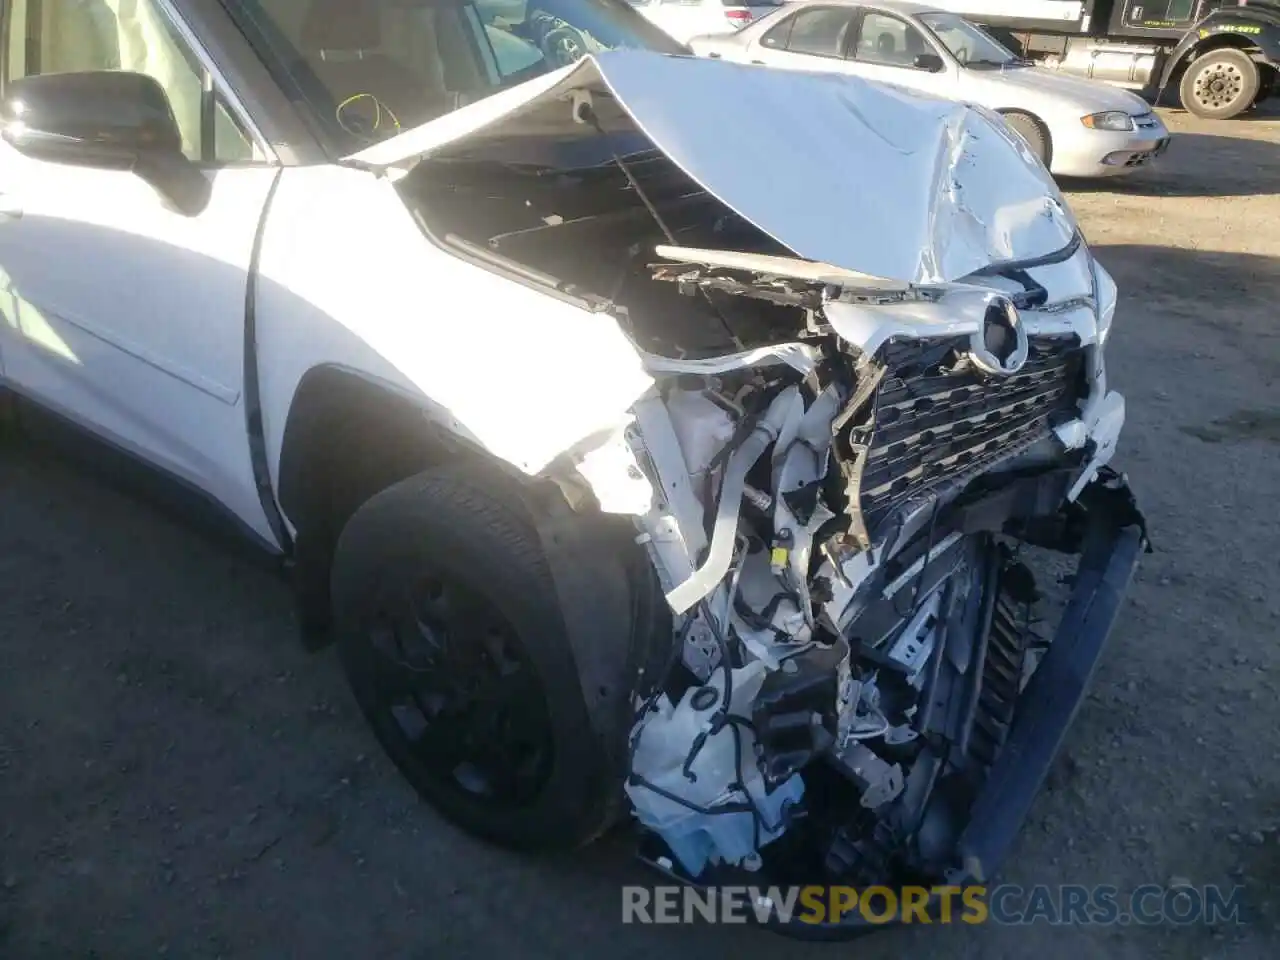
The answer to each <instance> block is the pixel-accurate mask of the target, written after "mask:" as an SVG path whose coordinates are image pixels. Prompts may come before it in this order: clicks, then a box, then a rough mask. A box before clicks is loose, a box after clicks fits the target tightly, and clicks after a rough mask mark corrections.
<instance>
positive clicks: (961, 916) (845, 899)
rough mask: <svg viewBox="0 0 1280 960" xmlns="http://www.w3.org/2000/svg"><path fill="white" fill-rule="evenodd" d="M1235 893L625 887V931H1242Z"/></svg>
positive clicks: (1239, 892)
mask: <svg viewBox="0 0 1280 960" xmlns="http://www.w3.org/2000/svg"><path fill="white" fill-rule="evenodd" d="M1243 894H1244V890H1243V888H1242V887H1239V886H1237V887H1232V888H1230V889H1227V888H1223V887H1218V886H1214V885H1208V886H1201V887H1197V886H1192V885H1191V884H1190V883H1184V882H1181V881H1175V882H1173V883H1171V884H1167V885H1163V884H1144V885H1142V886H1139V887H1135V888H1133V889H1132V890H1130V891H1128V892H1122V891H1121V890H1120V888H1118V887H1115V886H1109V885H1106V884H1101V885H1097V886H1092V887H1088V886H1082V885H1079V884H1063V885H1060V886H1048V885H1044V884H1039V885H1036V886H1033V887H1023V886H1018V885H1016V884H1001V885H999V886H995V887H984V886H969V887H958V886H938V887H900V888H890V887H879V886H875V887H865V888H862V889H859V888H856V887H845V886H804V887H753V886H741V887H730V886H725V887H708V888H701V889H700V888H695V887H686V886H657V887H638V886H626V887H623V888H622V922H623V923H693V922H695V921H702V922H707V923H746V922H748V921H756V922H759V923H767V922H770V921H772V922H781V923H809V924H815V925H816V924H834V923H855V922H862V923H871V924H889V923H937V924H954V923H965V924H983V923H997V924H1005V925H1019V924H1029V923H1036V922H1042V923H1048V924H1051V925H1101V926H1106V925H1113V924H1120V925H1127V924H1142V925H1156V924H1175V925H1179V926H1186V925H1189V924H1194V923H1203V924H1227V923H1237V924H1238V923H1242V922H1243V920H1242V919H1241V902H1242V900H1243Z"/></svg>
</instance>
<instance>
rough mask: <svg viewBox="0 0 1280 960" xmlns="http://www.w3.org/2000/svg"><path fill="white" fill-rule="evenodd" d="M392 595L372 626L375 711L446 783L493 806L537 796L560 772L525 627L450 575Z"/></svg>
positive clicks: (470, 798)
mask: <svg viewBox="0 0 1280 960" xmlns="http://www.w3.org/2000/svg"><path fill="white" fill-rule="evenodd" d="M388 600H389V602H385V603H383V604H381V605H380V610H379V613H378V615H377V616H375V617H374V619H373V622H372V624H371V627H370V635H369V647H370V651H371V657H372V664H373V666H372V670H371V671H370V679H371V681H372V684H371V686H372V694H373V701H374V704H373V706H374V709H375V711H377V712H378V713H381V714H382V718H381V719H382V720H383V721H384V723H386V725H387V727H389V729H390V732H391V733H392V735H393V736H396V737H397V738H398V739H400V740H401V741H402V743H403V745H404V746H405V748H406V749H407V750H408V751H409V753H410V755H411V756H412V758H413V760H414V763H415V765H416V766H418V767H419V768H420V769H422V770H423V771H424V772H425V773H427V775H428V776H430V777H431V778H432V779H433V780H434V781H436V782H437V783H438V784H440V785H441V786H442V787H444V788H445V789H447V790H449V791H451V792H454V793H457V794H460V795H462V796H464V797H465V798H466V799H467V800H468V801H470V802H477V803H483V804H485V805H489V806H493V807H499V808H506V809H513V808H519V807H523V806H527V805H528V804H529V803H531V802H532V801H533V800H534V798H536V796H537V795H538V794H539V793H540V792H541V789H542V787H543V786H545V784H546V782H547V780H548V778H549V776H550V769H551V756H552V742H553V739H552V731H551V719H550V714H549V712H548V709H547V701H546V696H545V694H544V691H543V688H542V684H541V682H540V681H539V679H538V677H537V675H536V673H535V671H534V669H533V666H532V664H531V663H530V662H529V659H528V655H527V653H526V652H525V650H524V647H523V645H522V644H521V643H520V641H519V638H518V636H517V634H516V631H515V630H514V629H513V628H512V627H511V625H510V624H509V623H507V622H506V620H505V619H504V618H503V617H502V615H501V614H500V613H499V612H498V611H497V610H495V609H494V607H493V606H492V604H489V603H487V602H486V601H485V600H484V598H483V597H481V596H479V595H478V594H476V593H474V592H473V591H471V590H469V589H468V588H467V587H465V586H463V585H461V584H459V583H457V582H455V581H452V580H449V579H446V578H443V577H436V576H429V577H424V578H423V579H421V580H419V581H418V582H417V583H416V584H415V585H414V586H413V587H412V588H411V589H410V590H409V591H408V592H407V596H403V597H400V598H399V599H398V600H397V599H396V598H388Z"/></svg>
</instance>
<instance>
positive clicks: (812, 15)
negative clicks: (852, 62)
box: [760, 7, 856, 57]
mask: <svg viewBox="0 0 1280 960" xmlns="http://www.w3.org/2000/svg"><path fill="white" fill-rule="evenodd" d="M855 13H856V10H854V9H853V8H852V7H806V8H805V9H803V10H801V11H800V12H799V13H797V14H795V16H792V17H788V18H787V19H786V21H784V22H783V23H780V24H778V25H777V26H776V27H774V28H773V29H772V30H770V31H769V32H768V33H766V34H765V35H764V36H763V37H761V38H760V44H761V46H765V47H771V48H773V49H776V50H787V51H788V52H790V53H807V54H812V55H814V56H818V57H842V56H844V47H845V41H846V39H847V38H848V34H849V30H850V29H851V27H852V22H853V18H854V15H855Z"/></svg>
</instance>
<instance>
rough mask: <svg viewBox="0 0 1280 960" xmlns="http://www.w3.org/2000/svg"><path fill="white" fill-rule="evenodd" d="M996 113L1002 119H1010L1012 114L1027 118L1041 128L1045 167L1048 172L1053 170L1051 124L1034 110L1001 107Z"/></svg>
mask: <svg viewBox="0 0 1280 960" xmlns="http://www.w3.org/2000/svg"><path fill="white" fill-rule="evenodd" d="M996 113H998V114H1000V116H1002V117H1008V116H1009V115H1011V114H1017V115H1018V116H1021V117H1026V118H1027V119H1028V120H1030V121H1031V122H1032V123H1034V124H1035V125H1036V126H1037V127H1039V128H1040V133H1041V135H1042V136H1043V137H1044V149H1045V157H1044V166H1045V169H1046V170H1049V169H1052V165H1053V132H1052V131H1051V130H1050V129H1049V124H1048V122H1047V121H1046V120H1045V119H1044V117H1042V116H1040V115H1039V114H1038V113H1035V112H1034V111H1032V110H1028V109H1027V108H1026V107H999V108H997V110H996Z"/></svg>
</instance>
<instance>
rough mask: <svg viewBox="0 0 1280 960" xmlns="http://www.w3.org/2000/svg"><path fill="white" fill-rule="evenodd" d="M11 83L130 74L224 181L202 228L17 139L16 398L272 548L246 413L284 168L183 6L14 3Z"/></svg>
mask: <svg viewBox="0 0 1280 960" xmlns="http://www.w3.org/2000/svg"><path fill="white" fill-rule="evenodd" d="M0 7H3V8H4V9H5V12H6V14H7V16H6V18H5V34H4V36H3V43H2V44H0V85H2V84H4V83H7V82H10V81H12V80H14V79H17V78H22V77H26V76H31V75H35V74H41V73H67V72H77V71H88V70H103V69H106V70H131V71H136V72H141V73H146V74H149V75H151V76H153V77H155V78H156V79H157V80H158V81H159V82H160V83H161V85H162V86H163V87H164V89H165V91H166V92H167V94H168V96H169V99H170V102H171V104H172V106H173V110H174V114H175V117H176V119H177V121H178V125H179V127H180V129H181V131H182V134H183V148H184V153H186V154H187V157H188V159H190V160H192V161H193V162H194V163H196V164H197V165H199V167H200V168H202V170H203V175H204V176H205V177H207V178H208V179H209V181H210V183H211V192H210V197H209V200H208V203H207V205H206V206H205V207H204V208H203V209H202V210H200V211H198V212H196V213H194V214H183V213H180V212H178V211H177V210H175V209H172V208H171V207H170V206H169V205H168V204H167V202H166V201H165V200H164V199H163V198H162V197H161V196H160V195H159V194H158V193H157V192H156V191H155V190H154V189H153V188H152V187H151V186H149V185H148V184H147V183H145V182H143V181H142V180H141V179H139V178H138V177H136V176H134V175H133V174H131V173H127V172H121V171H110V170H95V169H90V168H85V167H77V166H68V165H64V164H58V163H51V162H48V161H43V160H36V159H32V158H30V157H27V156H25V155H23V154H21V153H19V152H18V151H17V150H15V149H13V148H12V147H10V146H9V145H8V144H6V143H4V142H2V141H0V355H3V357H4V369H3V376H4V378H5V381H6V383H7V384H8V385H9V386H10V387H11V388H13V389H14V390H16V391H17V392H19V393H21V394H23V395H26V396H28V397H29V398H30V399H32V400H34V401H36V402H38V403H40V404H42V405H44V406H47V407H48V408H50V409H52V410H54V411H55V412H57V413H60V414H62V415H63V416H65V417H67V418H69V419H71V420H73V421H76V422H78V423H79V424H81V425H82V426H84V427H88V428H89V429H91V430H92V431H94V432H96V433H98V434H100V435H101V436H102V437H103V438H104V439H107V440H109V441H111V442H113V443H114V444H115V445H117V446H119V447H122V448H124V449H126V450H128V451H130V452H132V453H134V454H136V455H139V456H141V457H142V458H144V459H146V460H148V461H150V462H152V463H153V464H154V465H157V466H159V467H162V468H164V469H165V470H167V471H168V472H169V473H171V474H174V475H176V476H178V477H179V478H181V479H183V480H185V481H187V482H189V483H190V484H192V485H194V486H196V487H198V488H199V489H201V490H203V491H204V492H205V493H206V494H208V495H211V496H212V497H213V498H214V499H216V500H218V501H220V502H221V503H222V504H223V505H224V506H226V507H228V508H230V509H231V511H232V512H233V513H235V514H236V515H237V516H239V517H240V518H241V519H242V520H243V521H245V522H246V523H248V524H249V526H250V527H252V528H253V529H255V530H256V531H257V532H259V533H260V534H262V535H264V536H266V537H267V538H268V540H270V533H269V529H270V528H269V527H268V526H267V524H266V519H265V517H264V515H263V512H262V508H261V505H260V502H259V500H258V496H257V492H256V488H255V485H254V482H253V474H252V470H251V466H250V464H251V461H250V456H249V446H248V440H247V433H246V427H245V413H244V392H243V386H244V363H245V342H244V340H245V323H244V321H245V303H246V292H247V289H248V282H249V269H250V264H251V261H252V257H253V250H254V239H255V236H256V233H257V230H258V224H259V222H260V220H261V218H262V216H263V214H264V210H265V206H266V203H267V199H268V195H269V192H270V189H271V185H272V183H273V181H274V178H275V177H276V168H275V166H274V164H273V163H271V162H268V150H267V148H266V147H265V146H264V145H262V143H261V141H260V140H259V138H258V137H257V136H256V135H253V134H251V133H250V132H249V131H250V129H251V124H250V123H249V122H248V120H247V119H246V118H244V117H242V116H239V115H238V113H237V112H236V111H235V110H234V109H233V108H232V107H230V106H228V100H227V98H225V97H224V96H223V93H222V91H220V90H219V89H218V84H217V83H216V82H215V81H214V79H213V77H212V76H211V74H210V73H209V72H208V70H207V69H206V65H207V64H208V61H207V59H205V58H204V56H203V54H202V53H200V52H199V51H198V49H197V48H196V46H195V44H194V43H193V42H188V40H187V37H188V36H189V34H186V33H185V31H184V30H182V29H180V27H179V21H178V19H177V15H176V13H175V12H174V11H173V9H172V8H171V7H170V6H169V4H168V2H167V0H7V2H5V0H0Z"/></svg>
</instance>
